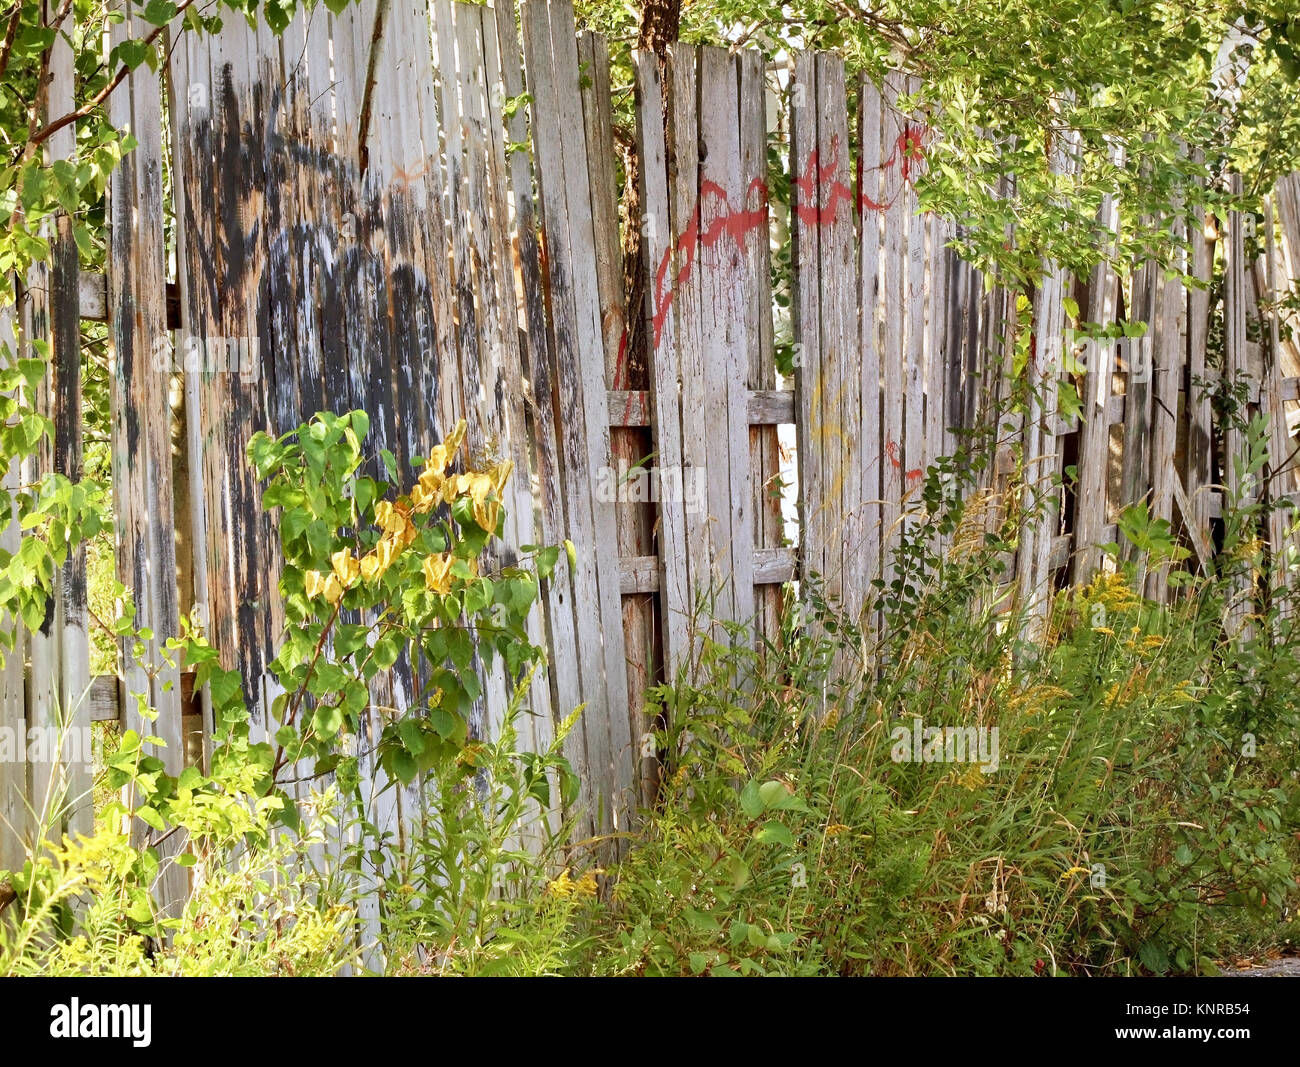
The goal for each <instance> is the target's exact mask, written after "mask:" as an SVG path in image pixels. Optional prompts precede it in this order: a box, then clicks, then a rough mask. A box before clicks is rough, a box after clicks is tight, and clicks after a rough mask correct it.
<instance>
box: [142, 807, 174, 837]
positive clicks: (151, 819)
mask: <svg viewBox="0 0 1300 1067" xmlns="http://www.w3.org/2000/svg"><path fill="white" fill-rule="evenodd" d="M135 817H136V818H137V819H139V820H140V821H141V822H142V823H145V824H146V825H148V826H152V827H153V828H154V829H155V830H158V831H160V832H161V831H163V830H165V829H166V828H167V824H166V823H165V822H163V817H162V816H161V815H159V814H158V812H157V811H155V810H154V809H153V808H151V807H149V806H148V805H145V806H144V807H142V808H138V809H136V813H135Z"/></svg>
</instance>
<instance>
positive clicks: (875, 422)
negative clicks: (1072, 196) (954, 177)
mask: <svg viewBox="0 0 1300 1067" xmlns="http://www.w3.org/2000/svg"><path fill="white" fill-rule="evenodd" d="M882 112H883V105H882V102H881V99H880V91H879V90H878V89H877V87H876V85H875V83H874V82H872V81H871V80H870V79H869V78H866V77H863V78H862V79H861V81H860V82H859V84H858V144H859V152H860V158H861V166H860V171H859V175H858V181H859V188H858V202H859V205H860V208H861V210H860V218H861V224H860V227H861V230H860V234H859V244H858V317H859V318H858V346H859V348H858V351H859V375H858V402H859V405H860V413H859V416H858V418H859V432H858V441H857V451H858V454H859V474H860V481H859V483H858V494H859V501H860V503H859V507H858V515H859V520H858V524H857V529H858V531H859V533H860V541H859V543H860V545H861V548H860V555H859V557H858V558H859V563H858V564H857V566H858V567H859V568H860V570H861V573H862V587H861V595H862V603H861V605H859V607H858V610H859V611H861V608H862V607H863V606H865V605H866V604H867V603H869V602H870V601H871V600H872V599H873V597H874V592H875V591H874V590H873V589H872V588H871V586H870V584H869V583H870V582H871V581H873V580H874V579H876V578H878V577H879V576H880V563H881V560H880V555H881V544H882V533H883V531H882V530H881V504H880V501H881V475H882V471H883V468H884V460H883V457H884V444H885V442H884V437H883V436H882V435H883V431H884V423H883V421H882V417H881V381H880V366H881V325H882V321H881V320H882V316H881V313H880V312H881V302H882V301H881V286H882V283H883V282H884V280H885V279H884V278H883V276H882V274H881V266H880V258H881V252H882V250H883V245H884V235H883V223H884V215H885V212H886V210H887V209H886V208H885V207H884V204H885V197H886V194H885V193H884V191H883V187H882V183H881V173H882V172H881V169H880V167H879V161H880V158H881V155H880V153H881V144H880V126H881V118H882Z"/></svg>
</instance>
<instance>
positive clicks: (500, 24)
mask: <svg viewBox="0 0 1300 1067" xmlns="http://www.w3.org/2000/svg"><path fill="white" fill-rule="evenodd" d="M496 11H497V40H498V43H499V46H500V56H501V78H502V85H503V88H504V92H505V95H506V96H507V97H508V98H515V97H519V96H520V95H521V94H522V93H523V91H524V81H523V71H522V68H521V65H520V54H521V52H520V44H519V38H518V31H517V30H516V27H515V6H514V3H513V0H503V2H501V3H499V4H498V5H497V7H496ZM526 114H527V112H526V111H525V109H523V108H517V109H516V110H515V112H514V114H513V115H512V116H511V118H510V119H509V123H508V126H507V132H508V136H509V138H510V141H511V143H512V144H519V143H522V142H523V141H524V140H525V137H526V135H527V134H528V132H529V131H528V128H527V125H526V120H525V115H526ZM508 168H509V184H510V194H511V197H512V201H511V203H512V207H513V210H514V234H515V238H516V245H515V254H516V257H517V262H518V267H517V270H518V285H519V289H520V295H521V298H522V303H523V309H522V316H523V334H524V337H525V338H526V341H527V343H526V347H525V359H524V361H523V368H522V369H523V373H524V374H526V376H527V388H528V389H529V390H530V392H529V393H528V394H527V395H528V396H529V400H528V416H529V422H530V423H531V428H532V453H531V459H532V469H533V471H534V474H535V476H536V479H537V487H538V497H539V507H538V528H539V531H540V535H541V543H542V544H545V545H554V544H558V543H559V542H560V541H561V540H562V539H563V537H564V532H565V526H564V513H563V511H564V505H563V498H562V495H561V478H560V469H559V455H558V452H559V444H558V441H557V431H556V424H555V411H556V409H555V406H554V398H553V389H552V385H553V379H552V375H551V355H550V338H549V335H548V325H547V319H546V307H545V289H544V283H543V278H542V270H541V262H540V249H539V244H538V230H537V224H538V213H537V208H536V205H535V203H534V200H533V177H532V171H531V169H530V167H529V160H528V155H527V154H526V153H524V152H512V153H510V155H509V157H508ZM526 469H527V467H526V466H525V465H524V464H522V463H521V464H520V473H521V474H522V472H523V471H524V470H526ZM542 599H543V603H544V605H545V608H546V631H547V638H548V645H549V649H550V654H549V661H548V664H547V667H548V675H549V679H548V683H547V684H549V686H550V698H551V702H552V706H553V708H554V714H555V715H558V716H561V717H562V716H566V715H568V714H569V713H570V712H572V711H573V710H574V709H575V708H576V707H578V705H579V704H580V703H581V702H582V689H581V684H580V680H579V671H578V662H577V655H578V646H577V641H576V638H575V634H574V606H575V598H574V596H573V590H572V586H571V581H570V573H569V569H568V567H559V568H557V569H556V571H555V572H554V574H552V576H551V578H550V580H549V581H547V582H546V583H545V584H544V587H543V597H542ZM546 730H547V733H545V734H539V742H540V741H541V740H542V738H543V737H545V739H546V743H547V744H549V738H550V736H553V724H548V726H547V728H546ZM570 737H571V738H573V739H574V743H576V744H579V745H580V744H582V731H581V730H575V731H573V733H572V734H570ZM575 766H576V764H575Z"/></svg>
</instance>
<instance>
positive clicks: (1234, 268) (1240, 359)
mask: <svg viewBox="0 0 1300 1067" xmlns="http://www.w3.org/2000/svg"><path fill="white" fill-rule="evenodd" d="M1229 192H1230V193H1231V194H1232V196H1233V197H1234V198H1237V197H1240V196H1241V192H1242V180H1241V175H1240V174H1233V175H1231V176H1230V177H1229ZM1223 271H1224V293H1223V332H1224V377H1225V378H1226V379H1227V381H1226V382H1225V383H1224V384H1225V385H1226V386H1227V387H1228V388H1229V389H1230V390H1232V393H1233V395H1236V394H1237V391H1238V390H1239V389H1241V388H1242V387H1243V386H1244V387H1245V388H1246V389H1247V390H1250V387H1251V384H1252V383H1251V377H1250V362H1249V359H1248V358H1247V354H1246V302H1247V300H1248V299H1249V296H1248V293H1247V287H1246V232H1245V224H1244V220H1243V218H1242V214H1241V212H1239V211H1230V212H1229V213H1228V244H1227V248H1226V249H1225V253H1224V264H1223ZM1239 414H1241V415H1246V414H1247V413H1246V412H1240V413H1239ZM1240 422H1241V420H1239V419H1229V420H1227V428H1226V430H1225V431H1224V434H1223V436H1224V464H1225V467H1226V470H1225V471H1224V479H1223V480H1224V483H1225V484H1226V486H1227V497H1226V499H1225V501H1224V504H1225V506H1232V507H1238V506H1241V505H1248V504H1250V503H1252V502H1253V501H1254V500H1255V488H1256V487H1255V486H1254V485H1252V484H1250V481H1251V479H1250V476H1249V475H1248V474H1247V472H1246V469H1245V464H1246V435H1245V433H1244V431H1242V430H1241V428H1240ZM1251 597H1252V589H1251V585H1250V582H1249V580H1248V579H1247V578H1246V577H1245V576H1242V577H1239V578H1238V579H1237V580H1236V581H1235V582H1234V586H1233V595H1232V599H1231V601H1230V602H1229V604H1228V608H1227V612H1226V615H1227V619H1226V625H1227V628H1228V632H1229V635H1230V636H1232V637H1241V638H1243V639H1245V638H1248V637H1249V634H1250V630H1251V627H1250V626H1249V623H1248V616H1249V614H1250V612H1251V607H1252V606H1251Z"/></svg>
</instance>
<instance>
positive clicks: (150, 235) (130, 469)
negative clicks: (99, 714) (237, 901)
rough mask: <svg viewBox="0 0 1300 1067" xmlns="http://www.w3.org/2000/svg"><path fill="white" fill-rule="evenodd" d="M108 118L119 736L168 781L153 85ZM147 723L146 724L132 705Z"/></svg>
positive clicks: (165, 489) (157, 126)
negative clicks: (140, 658) (127, 147)
mask: <svg viewBox="0 0 1300 1067" xmlns="http://www.w3.org/2000/svg"><path fill="white" fill-rule="evenodd" d="M142 25H143V23H142V22H140V21H139V20H137V18H136V17H135V16H134V15H133V14H131V13H126V14H125V15H124V20H123V21H122V22H120V23H115V24H113V26H112V29H111V36H112V41H113V43H114V44H116V43H118V42H120V41H124V40H131V39H135V38H139V37H141V36H143V31H142V30H141V26H142ZM110 99H111V103H110V116H111V118H112V120H113V123H114V125H115V126H117V127H118V128H119V129H123V128H129V129H130V130H131V132H132V133H133V134H134V136H135V138H136V141H137V143H138V146H137V148H136V149H135V151H134V152H132V153H130V154H129V155H128V156H126V157H125V158H124V160H123V161H122V164H121V166H120V167H119V168H118V169H117V170H116V171H115V172H114V174H113V177H112V180H111V183H110V188H109V206H110V230H109V249H108V307H109V323H110V326H109V340H110V345H111V352H112V364H113V379H112V406H113V489H114V493H113V497H114V505H115V509H116V512H117V521H118V538H117V560H118V571H119V579H120V580H121V582H122V583H123V585H125V586H126V588H127V590H128V592H129V593H130V594H131V595H132V597H133V598H134V600H135V606H136V617H135V622H136V625H137V626H139V627H147V628H148V630H149V631H150V632H151V634H152V636H151V637H150V638H149V639H148V640H147V641H145V642H144V662H143V663H137V662H135V661H134V656H133V654H132V650H131V647H130V642H128V643H126V644H124V646H123V649H122V655H123V658H124V661H125V664H126V669H125V681H126V685H125V692H126V701H127V704H126V707H125V708H124V709H123V720H124V723H125V725H126V726H128V727H129V728H131V729H134V730H136V731H137V732H138V733H140V734H141V735H142V736H144V735H148V734H153V735H155V736H157V737H159V738H161V739H162V741H163V742H164V745H165V748H164V749H163V750H162V752H160V753H159V756H160V758H161V759H162V760H163V763H164V765H165V766H166V768H167V772H168V773H169V774H179V773H180V770H181V769H182V766H183V762H184V753H185V749H184V733H183V724H182V722H181V708H180V687H179V677H178V674H177V671H176V668H175V665H174V664H173V665H169V664H168V663H167V656H168V653H166V651H165V647H164V646H165V643H166V642H167V640H168V639H169V638H171V637H174V636H176V635H177V634H178V633H179V619H178V613H179V607H178V598H177V589H176V562H175V561H176V554H175V535H174V530H173V515H174V511H173V506H172V477H171V475H172V461H171V432H170V425H171V407H170V403H169V398H168V392H169V386H170V377H171V374H170V368H169V367H165V368H163V369H159V368H158V366H157V364H156V363H155V362H154V358H153V356H154V353H155V352H157V351H158V350H159V343H160V342H162V344H163V345H165V344H166V340H167V307H166V274H165V265H164V251H163V241H164V237H163V204H162V143H161V137H162V129H161V122H162V118H161V116H162V107H161V99H160V94H159V86H158V77H157V75H156V74H155V73H154V72H153V71H152V70H151V69H150V68H149V67H148V66H147V65H144V66H141V67H140V68H138V69H137V70H136V71H135V72H134V73H133V74H132V75H131V76H130V77H129V78H128V79H127V81H126V83H125V85H124V87H123V88H122V89H119V90H118V91H117V92H115V93H114V94H113V96H112V97H111V98H110ZM140 700H142V701H144V702H145V704H146V706H147V707H149V708H152V709H153V710H154V711H155V712H156V713H157V718H156V719H155V720H154V721H152V722H149V721H148V720H146V719H144V718H143V717H142V716H141V715H140V714H139V711H138V710H137V703H136V701H140ZM187 884H188V879H187V877H186V873H185V871H184V869H183V868H180V867H175V866H172V865H169V864H166V863H164V865H163V867H162V869H161V871H160V874H159V886H158V890H159V894H160V898H161V902H162V905H163V906H164V908H168V909H171V908H175V907H176V906H178V904H179V901H180V900H181V899H182V897H183V895H184V893H185V889H186V886H187Z"/></svg>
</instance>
